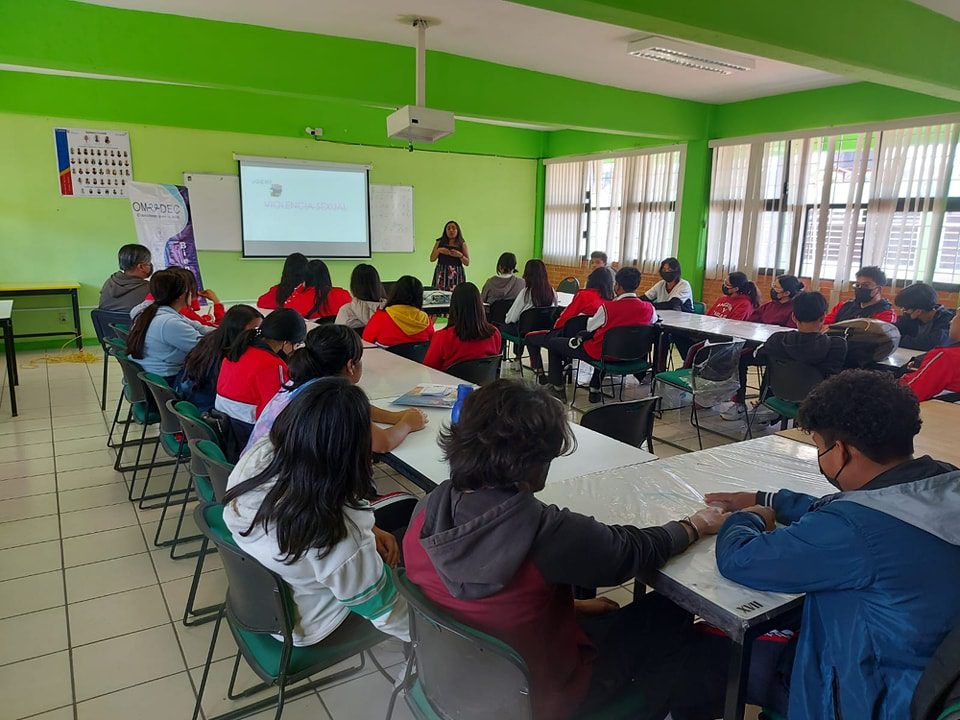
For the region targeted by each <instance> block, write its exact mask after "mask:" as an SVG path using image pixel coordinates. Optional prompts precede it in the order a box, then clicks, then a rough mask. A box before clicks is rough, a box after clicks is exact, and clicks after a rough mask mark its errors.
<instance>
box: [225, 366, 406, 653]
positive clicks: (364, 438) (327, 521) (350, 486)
mask: <svg viewBox="0 0 960 720" xmlns="http://www.w3.org/2000/svg"><path fill="white" fill-rule="evenodd" d="M369 408H370V403H369V401H368V400H367V396H366V395H365V394H364V393H363V391H362V390H361V389H360V388H357V387H355V386H354V385H352V384H351V383H350V382H349V381H348V380H346V379H344V378H325V379H323V380H319V381H317V382H315V383H312V384H310V385H309V386H308V387H306V388H304V389H303V391H302V392H301V393H299V394H298V395H297V397H295V398H294V399H293V401H292V402H291V403H290V405H289V406H288V407H287V408H286V409H285V410H284V411H283V412H281V413H280V415H279V417H277V420H276V423H275V424H274V426H273V428H272V429H271V431H270V435H269V436H268V437H264V438H261V439H260V440H259V441H258V442H257V443H255V444H254V445H253V447H251V448H250V449H249V451H247V452H245V453H244V454H243V456H242V457H241V458H240V461H239V463H238V464H237V466H236V467H235V468H234V470H233V472H232V473H231V474H230V480H229V482H228V484H227V493H226V495H225V496H224V511H223V520H224V522H225V523H226V525H227V527H228V528H229V529H230V531H231V533H232V534H233V537H234V540H235V541H236V543H237V545H239V546H240V547H241V548H242V549H243V550H244V551H246V552H247V553H249V554H250V555H252V556H253V557H254V558H256V559H257V560H258V561H259V562H260V563H262V564H263V565H264V566H265V567H266V568H268V569H269V570H271V571H273V572H275V573H277V574H278V575H280V576H281V577H282V578H283V579H284V581H285V582H286V583H287V584H288V585H289V586H290V588H291V590H292V592H293V602H294V604H295V605H296V608H297V612H296V617H297V623H296V626H295V627H294V638H293V642H294V644H295V645H298V646H305V645H313V644H315V643H317V642H319V641H320V640H323V639H324V638H326V637H328V636H329V635H331V634H332V633H333V632H334V631H336V630H337V629H338V628H342V627H347V628H349V627H351V626H352V625H362V623H364V622H366V621H369V622H372V623H373V624H374V625H375V626H376V627H377V628H379V629H380V630H382V631H383V632H385V633H389V634H391V635H394V636H395V637H397V638H399V639H401V640H404V641H408V640H409V639H410V637H409V636H410V632H409V626H408V621H407V607H406V604H405V603H404V601H403V599H402V598H401V597H400V595H399V594H398V593H397V591H396V588H395V587H394V585H393V576H392V574H391V573H390V572H389V569H388V568H387V567H386V566H387V565H396V564H397V562H398V560H399V548H398V545H397V541H396V539H395V538H394V537H393V536H392V535H390V534H389V533H388V532H385V531H384V530H380V529H379V528H377V527H376V525H375V516H374V511H373V509H372V507H371V505H370V504H369V503H368V502H367V500H366V498H367V496H368V494H369V491H370V487H371V485H372V482H373V465H372V460H371V433H370V409H369Z"/></svg>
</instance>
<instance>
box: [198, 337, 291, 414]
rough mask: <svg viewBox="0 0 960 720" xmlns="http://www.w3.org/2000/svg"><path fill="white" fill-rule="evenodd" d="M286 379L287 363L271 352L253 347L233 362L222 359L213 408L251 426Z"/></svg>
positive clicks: (287, 378)
mask: <svg viewBox="0 0 960 720" xmlns="http://www.w3.org/2000/svg"><path fill="white" fill-rule="evenodd" d="M288 380H289V377H288V375H287V363H286V362H284V361H283V359H282V358H280V357H279V356H277V355H276V354H275V353H273V352H271V351H270V350H268V349H266V348H263V347H257V346H256V345H253V346H251V347H249V348H247V351H246V352H245V353H243V355H241V356H240V359H239V360H237V361H236V362H232V361H230V360H227V359H224V361H223V363H222V364H221V365H220V376H219V377H218V378H217V399H216V401H215V402H214V407H215V408H216V409H217V410H219V411H220V412H222V413H225V414H226V415H229V416H230V417H232V418H234V419H235V420H239V421H240V422H245V423H248V424H250V425H253V424H254V423H255V422H256V421H257V418H258V417H260V413H261V412H263V408H264V407H266V404H267V403H268V402H270V400H272V399H273V396H274V395H276V394H277V392H279V390H280V388H281V386H283V385H285V384H286V383H287V381H288Z"/></svg>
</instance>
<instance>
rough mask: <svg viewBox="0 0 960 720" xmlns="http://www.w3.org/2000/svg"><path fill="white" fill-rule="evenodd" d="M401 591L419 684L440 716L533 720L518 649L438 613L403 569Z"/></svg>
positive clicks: (527, 681)
mask: <svg viewBox="0 0 960 720" xmlns="http://www.w3.org/2000/svg"><path fill="white" fill-rule="evenodd" d="M397 589H398V590H399V592H400V594H401V595H402V596H403V597H404V599H405V600H406V601H407V605H408V606H409V608H410V639H411V640H412V641H413V654H414V659H415V660H416V667H417V679H418V680H419V682H420V684H421V686H422V688H423V694H424V696H425V697H426V699H427V701H428V702H429V703H430V705H431V708H432V709H433V711H434V712H435V713H436V714H437V715H438V716H440V717H443V718H457V720H488V719H489V718H497V720H531V718H533V704H532V701H531V694H530V692H531V691H530V676H529V672H528V670H527V666H526V663H525V662H524V661H523V658H522V657H520V655H519V654H518V653H517V652H516V651H515V650H514V649H513V648H511V647H510V646H509V645H507V644H506V643H503V642H501V641H500V640H497V639H496V638H494V637H492V636H490V635H487V634H485V633H482V632H480V631H479V630H475V629H473V628H471V627H469V626H467V625H464V624H463V623H460V622H457V621H456V620H454V619H453V618H451V617H450V616H449V615H447V614H446V613H444V612H443V611H441V610H439V609H438V608H437V607H436V606H435V605H434V604H433V603H431V602H430V601H429V600H427V599H426V598H425V597H424V596H423V593H421V592H420V589H419V588H418V587H417V586H416V585H414V584H413V583H412V582H410V580H409V578H407V576H406V573H405V571H404V570H402V569H401V570H398V571H397ZM466 678H469V682H468V681H466V680H465V679H466Z"/></svg>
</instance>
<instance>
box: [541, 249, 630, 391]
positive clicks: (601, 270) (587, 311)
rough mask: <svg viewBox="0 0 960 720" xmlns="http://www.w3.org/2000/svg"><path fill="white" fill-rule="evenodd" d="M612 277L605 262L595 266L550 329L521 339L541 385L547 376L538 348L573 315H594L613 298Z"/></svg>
mask: <svg viewBox="0 0 960 720" xmlns="http://www.w3.org/2000/svg"><path fill="white" fill-rule="evenodd" d="M613 276H614V273H612V272H611V271H610V268H609V267H607V266H606V265H601V266H600V267H598V268H595V269H594V270H593V272H591V273H590V275H589V276H588V277H587V285H586V287H585V288H583V289H582V290H578V291H577V293H576V295H574V296H573V301H572V302H571V303H570V304H569V305H567V307H565V308H564V309H563V312H562V313H560V317H558V318H557V321H556V322H555V323H554V324H553V330H550V331H546V330H544V331H540V332H532V333H528V334H527V336H526V338H524V340H525V342H526V345H527V347H528V348H529V349H530V367H532V368H533V371H534V372H536V373H539V374H540V375H539V380H540V384H541V385H545V384H546V382H547V377H546V375H544V374H543V353H541V351H540V348H542V347H545V346H546V344H547V341H549V340H551V339H553V338H555V337H559V336H561V335H563V326H564V325H566V324H567V323H568V322H569V321H570V320H572V319H573V318H575V317H579V316H581V315H586V316H587V317H593V316H594V315H596V313H597V310H599V309H600V308H601V307H602V306H603V304H604V303H605V302H609V301H610V300H613Z"/></svg>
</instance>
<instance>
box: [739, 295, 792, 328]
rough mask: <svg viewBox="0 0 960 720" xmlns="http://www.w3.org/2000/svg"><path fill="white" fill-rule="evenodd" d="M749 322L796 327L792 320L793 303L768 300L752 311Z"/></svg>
mask: <svg viewBox="0 0 960 720" xmlns="http://www.w3.org/2000/svg"><path fill="white" fill-rule="evenodd" d="M749 320H750V322H755V323H763V324H764V325H780V326H781V327H789V328H792V327H796V326H797V325H796V323H794V322H793V303H792V302H788V303H778V302H773V300H770V301H768V302H765V303H763V305H761V306H760V307H758V308H757V309H756V310H754V311H753V314H752V315H751V316H750V317H749Z"/></svg>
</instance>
